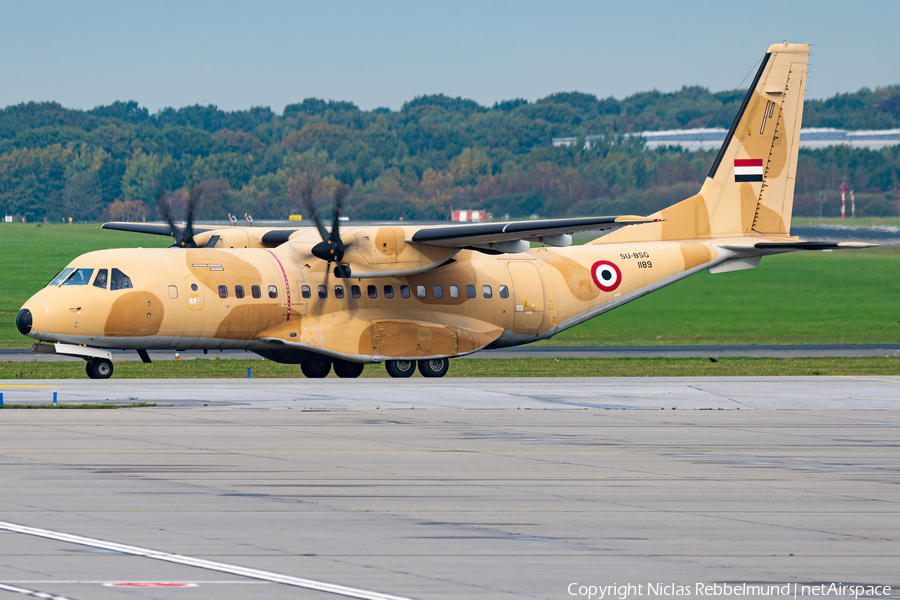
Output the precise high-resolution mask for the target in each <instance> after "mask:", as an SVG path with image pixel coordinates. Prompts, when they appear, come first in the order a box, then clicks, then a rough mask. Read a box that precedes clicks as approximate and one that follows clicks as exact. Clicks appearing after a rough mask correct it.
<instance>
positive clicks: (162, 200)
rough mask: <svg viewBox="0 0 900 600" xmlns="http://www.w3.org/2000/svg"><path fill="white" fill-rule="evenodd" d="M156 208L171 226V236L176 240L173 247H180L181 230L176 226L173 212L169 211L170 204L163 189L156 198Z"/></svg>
mask: <svg viewBox="0 0 900 600" xmlns="http://www.w3.org/2000/svg"><path fill="white" fill-rule="evenodd" d="M156 208H157V210H158V211H159V214H160V215H161V216H162V218H163V219H164V220H165V222H166V223H168V224H169V235H171V236H172V239H174V240H175V243H174V244H172V246H171V247H178V246H179V245H180V242H181V230H180V229H178V227H176V226H175V222H174V221H173V220H172V211H171V210H170V209H169V203H168V202H166V193H165V191H164V190H163V189H161V188H160V190H159V192H158V193H157V196H156Z"/></svg>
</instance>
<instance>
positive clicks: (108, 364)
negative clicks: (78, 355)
mask: <svg viewBox="0 0 900 600" xmlns="http://www.w3.org/2000/svg"><path fill="white" fill-rule="evenodd" d="M84 370H85V371H87V376H88V377H90V378H91V379H109V378H110V377H112V374H113V364H112V361H110V360H107V359H105V358H92V359H90V360H89V361H87V364H86V365H85V368H84Z"/></svg>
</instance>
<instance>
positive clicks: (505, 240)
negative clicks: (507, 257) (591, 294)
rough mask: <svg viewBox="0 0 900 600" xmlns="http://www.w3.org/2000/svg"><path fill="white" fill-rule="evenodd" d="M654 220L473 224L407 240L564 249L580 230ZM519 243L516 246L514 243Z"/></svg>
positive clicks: (514, 248) (431, 230) (427, 232)
mask: <svg viewBox="0 0 900 600" xmlns="http://www.w3.org/2000/svg"><path fill="white" fill-rule="evenodd" d="M655 220H657V219H647V218H646V217H635V216H621V217H585V218H580V219H543V220H538V221H512V222H506V223H473V224H471V225H452V226H450V227H432V228H427V229H420V230H419V231H417V232H415V233H414V234H413V235H412V237H410V238H409V239H408V240H407V241H410V242H420V243H423V244H428V245H430V246H439V247H442V248H472V249H475V250H487V251H491V250H500V251H503V252H510V251H523V249H524V250H527V249H528V244H527V242H542V243H545V244H548V245H550V246H568V245H569V244H571V243H572V239H571V237H569V236H571V234H573V233H579V232H582V231H612V230H614V229H619V228H620V227H625V226H626V225H639V224H641V223H651V222H653V221H655ZM520 241H521V242H522V244H519V245H518V246H516V245H515V244H517V243H518V242H520Z"/></svg>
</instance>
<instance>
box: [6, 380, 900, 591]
mask: <svg viewBox="0 0 900 600" xmlns="http://www.w3.org/2000/svg"><path fill="white" fill-rule="evenodd" d="M783 379H792V380H793V379H796V380H798V381H800V380H805V379H807V378H778V381H773V382H771V383H773V384H774V385H773V387H771V388H763V387H761V386H762V383H761V382H759V381H754V380H744V379H740V380H734V381H726V382H724V384H723V385H728V386H729V387H730V389H731V390H732V392H737V391H740V392H741V393H744V392H745V391H747V390H750V391H752V392H754V393H760V394H761V393H762V392H763V391H766V390H768V391H769V392H772V391H773V390H780V393H781V396H782V397H789V396H791V395H796V396H797V400H795V403H799V404H800V405H803V404H805V403H806V402H808V399H806V400H804V399H802V398H801V396H802V395H803V394H806V393H810V392H814V393H816V394H823V395H824V394H828V393H829V390H833V389H838V390H842V391H838V392H831V395H832V396H837V395H841V394H847V393H848V390H851V389H852V388H851V386H852V385H859V386H860V390H861V393H864V394H869V395H871V394H875V395H878V396H881V397H883V398H886V399H888V400H889V401H890V402H891V404H890V406H892V407H893V408H894V409H896V408H897V407H900V403H898V402H897V400H898V399H900V397H898V391H897V390H898V389H900V378H896V377H895V378H883V379H885V381H877V380H876V379H871V380H869V379H866V380H856V381H853V382H845V381H843V380H839V379H836V378H808V379H817V380H818V381H819V383H818V384H817V386H818V387H809V386H807V384H806V382H805V381H800V385H799V386H792V385H790V382H787V381H784V380H783ZM269 381H271V380H268V381H266V382H264V383H269ZM574 381H577V380H571V379H569V380H565V381H561V380H552V381H549V382H548V381H545V380H541V381H534V380H532V381H531V382H530V384H529V382H524V383H522V387H523V388H529V387H533V386H535V385H539V387H540V389H541V390H550V389H552V388H553V387H554V386H555V387H556V394H557V396H561V395H564V394H565V393H566V389H567V386H569V385H571V384H572V383H573V382H574ZM445 382H446V380H445V381H439V382H428V383H437V384H444V383H445ZM64 383H65V385H70V384H72V383H73V382H64ZM74 383H75V384H76V385H75V386H74V387H72V388H61V389H72V390H74V389H80V390H81V391H83V392H86V391H87V387H91V386H92V387H96V388H99V387H101V386H102V385H106V384H108V383H113V382H102V383H98V382H87V383H89V384H90V386H81V385H80V384H81V382H74ZM123 383H127V384H129V385H132V386H134V385H136V384H141V383H144V382H138V381H130V382H123ZM176 383H181V384H184V385H186V386H187V387H186V388H185V392H184V393H196V392H197V391H198V390H199V386H192V385H190V382H176ZM202 383H204V384H208V385H211V386H213V387H212V389H213V390H216V389H218V388H216V387H215V386H217V385H218V384H219V382H218V381H206V382H202ZM282 383H286V384H294V385H295V386H296V387H302V386H303V385H305V384H306V383H308V381H307V380H299V381H293V382H291V381H287V382H282ZM323 383H330V382H323ZM335 383H336V384H343V383H346V382H342V381H335ZM364 383H366V384H368V385H370V386H371V389H370V394H372V395H387V394H389V393H396V391H397V390H398V389H400V388H398V387H385V386H381V383H382V382H381V381H380V380H378V381H367V382H364ZM406 383H416V382H415V380H413V381H407V382H406ZM454 383H458V382H454ZM464 383H466V382H464ZM470 383H471V384H472V387H470V388H459V391H460V392H470V393H471V392H473V390H479V389H484V390H488V391H491V392H492V393H497V392H496V390H495V389H494V388H491V387H490V386H487V387H484V386H483V384H485V383H486V382H484V381H483V380H479V381H473V382H470ZM602 383H603V382H602V381H594V380H589V381H588V385H587V386H586V387H593V388H594V389H597V390H602V387H603V386H602V385H601V384H602ZM614 383H615V385H623V384H624V382H621V381H617V382H614ZM637 383H638V384H640V386H641V387H645V388H648V389H654V388H655V389H659V390H662V389H664V388H666V387H667V386H671V385H672V382H671V380H643V381H639V382H637ZM684 383H686V384H688V385H686V386H685V387H683V388H679V389H687V388H688V387H690V386H691V385H693V386H697V387H698V388H699V392H698V393H700V392H704V393H712V392H714V390H713V387H712V385H713V384H712V383H710V382H703V381H694V380H692V381H691V382H690V383H688V382H687V381H685V382H684ZM150 384H151V387H156V386H157V385H158V384H160V382H150ZM545 384H550V385H546V387H545ZM845 384H847V385H845ZM326 387H327V386H326ZM342 387H344V389H353V388H346V387H345V386H337V385H336V386H332V387H331V388H329V389H330V390H331V392H330V394H333V396H329V399H328V400H324V399H323V400H319V401H317V402H320V404H317V406H320V408H317V409H314V410H307V411H303V410H260V409H258V408H249V409H246V410H230V409H225V408H211V407H206V408H146V409H127V410H4V411H0V463H2V465H3V466H2V469H0V490H2V491H0V591H7V592H9V593H7V594H6V595H5V596H4V597H10V598H14V597H16V596H15V590H19V593H20V594H22V595H25V594H27V593H29V592H30V593H32V595H33V594H45V595H42V596H39V597H44V598H50V597H63V598H70V599H72V600H87V599H99V600H106V599H117V598H154V599H170V598H178V599H179V600H187V599H191V600H195V599H196V600H199V599H203V600H206V599H212V598H216V599H221V598H227V599H232V598H234V599H238V598H239V599H244V598H266V599H273V600H278V599H280V598H292V599H295V598H309V599H318V598H322V599H325V598H336V597H341V596H343V597H355V598H370V599H380V600H389V599H390V598H394V599H396V598H401V599H402V598H419V599H423V600H424V599H428V600H431V599H434V600H437V599H441V600H444V599H448V600H449V599H459V598H478V599H480V598H485V599H494V598H503V599H512V600H514V599H518V598H523V599H524V598H578V597H580V598H585V597H586V596H585V595H579V589H580V588H579V586H592V585H593V586H609V585H613V584H616V585H619V586H621V585H625V584H632V585H634V586H638V585H640V586H641V588H640V590H641V591H640V593H635V592H634V591H631V592H630V594H629V596H628V597H630V598H638V597H644V598H662V597H669V596H670V595H673V594H671V591H672V589H673V588H669V589H670V593H669V594H668V595H667V594H664V593H661V592H654V593H651V590H650V589H649V588H648V584H653V585H658V584H665V585H671V584H677V585H684V586H689V587H688V591H689V592H690V593H689V594H688V595H687V597H698V594H697V593H696V587H695V586H696V585H697V584H698V583H700V584H706V585H713V584H722V583H723V582H725V583H729V585H734V584H741V583H749V584H751V585H762V586H770V585H777V586H779V589H783V586H785V585H789V586H793V585H794V584H798V586H802V585H804V584H805V585H813V584H815V583H819V582H826V583H831V582H834V583H843V584H865V585H879V586H885V585H889V586H891V587H892V593H891V594H890V595H891V596H893V597H897V593H896V592H897V590H898V589H900V575H898V571H897V564H898V558H900V494H898V493H897V489H898V487H897V486H898V484H900V445H898V443H897V439H898V432H900V412H897V410H798V411H794V410H740V411H737V410H722V411H719V410H714V411H705V410H674V411H673V410H671V409H667V410H664V411H661V410H597V409H594V408H588V409H584V408H582V407H581V406H579V404H578V403H577V402H574V403H572V404H569V405H568V407H569V408H570V410H465V409H464V407H465V406H468V405H469V404H468V400H470V399H469V398H465V397H462V396H457V399H458V403H457V405H456V406H448V405H445V404H443V402H445V401H440V402H436V403H435V406H441V408H424V406H425V404H426V403H427V398H425V396H429V393H428V391H427V389H426V388H423V387H411V388H409V389H412V390H415V393H417V394H421V395H422V397H419V398H417V399H416V404H419V403H420V402H421V403H422V407H421V408H416V409H415V410H410V409H409V408H406V409H403V410H400V409H398V408H393V409H390V410H385V409H384V408H381V409H378V410H375V409H370V408H365V407H364V405H363V404H362V403H357V404H356V405H354V406H355V408H356V410H352V409H349V410H348V409H334V410H331V409H328V408H326V406H335V407H336V406H339V403H338V402H337V401H336V400H334V399H333V398H336V397H337V396H338V391H339V390H340V389H341V388H342ZM438 387H440V386H438ZM626 387H627V386H626ZM10 389H12V388H9V387H7V388H6V391H7V393H8V392H9V390H10ZM19 389H27V388H19ZM225 389H232V390H233V389H237V386H236V383H233V382H226V388H225ZM319 389H325V388H324V387H320V388H319ZM446 389H447V390H449V389H451V388H450V387H449V386H448V387H447V388H446ZM577 389H579V388H575V390H576V391H575V392H573V393H576V394H582V392H578V391H577ZM672 389H676V388H674V387H673V388H672ZM260 390H262V392H263V393H259V391H260ZM162 391H163V393H169V394H173V393H175V388H166V389H164V390H162ZM445 391H446V390H445ZM634 391H635V390H632V392H634ZM725 391H726V390H725V388H722V389H720V391H719V392H715V394H718V395H719V396H721V395H723V394H724V393H725ZM244 392H245V396H246V397H247V399H253V398H256V400H255V401H254V402H255V403H254V404H251V406H254V407H263V406H266V404H265V400H264V399H262V398H260V397H259V396H262V395H266V394H267V393H270V392H271V393H275V394H282V393H283V392H284V390H283V389H282V388H267V387H262V388H245V389H244ZM93 393H94V395H96V392H93ZM214 393H215V392H214ZM229 393H232V392H229ZM297 393H301V392H300V391H298V392H297ZM442 393H443V392H439V393H437V394H436V396H437V397H440V396H441V395H442ZM660 393H661V392H660ZM357 394H358V392H348V396H351V397H356V395H357ZM493 398H494V401H493V403H492V404H491V406H493V407H499V406H511V405H509V404H508V403H505V402H500V401H498V400H497V398H498V396H493ZM329 403H330V404H329ZM551 404H552V405H553V406H557V407H558V406H559V404H558V403H556V402H553V403H551ZM786 404H787V405H791V406H793V405H794V403H792V402H786ZM238 405H239V403H237V402H234V403H233V404H232V405H231V406H238ZM856 406H857V403H856V400H855V398H850V399H845V400H844V401H843V407H844V408H853V407H856ZM571 584H576V585H575V586H571ZM150 585H154V586H165V587H149V586H150ZM173 586H181V587H173ZM766 589H768V588H766ZM881 589H882V591H883V588H881ZM321 590H329V592H327V593H326V592H323V591H321ZM588 591H589V588H587V587H585V588H584V592H585V593H586V592H588ZM790 591H794V588H793V587H791V588H790ZM797 591H798V593H799V594H800V595H802V592H803V588H802V587H798V588H797ZM598 596H599V594H597V593H595V596H594V597H598ZM607 597H610V596H607ZM612 597H620V596H619V595H613V596H612ZM719 597H721V596H719ZM746 597H761V596H760V595H758V594H757V595H750V596H746ZM851 597H852V596H851ZM879 597H886V596H885V595H880V596H879Z"/></svg>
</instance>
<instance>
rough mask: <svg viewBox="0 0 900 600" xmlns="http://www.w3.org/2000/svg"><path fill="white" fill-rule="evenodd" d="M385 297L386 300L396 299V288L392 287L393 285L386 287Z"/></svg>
mask: <svg viewBox="0 0 900 600" xmlns="http://www.w3.org/2000/svg"><path fill="white" fill-rule="evenodd" d="M384 297H385V298H393V297H394V286H392V285H386V286H384Z"/></svg>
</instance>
